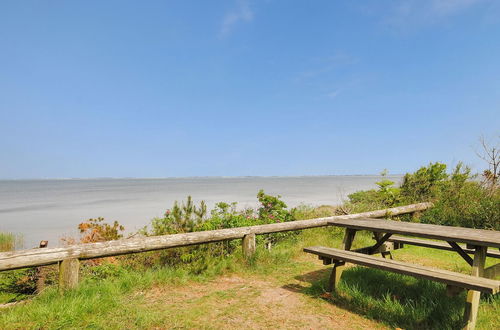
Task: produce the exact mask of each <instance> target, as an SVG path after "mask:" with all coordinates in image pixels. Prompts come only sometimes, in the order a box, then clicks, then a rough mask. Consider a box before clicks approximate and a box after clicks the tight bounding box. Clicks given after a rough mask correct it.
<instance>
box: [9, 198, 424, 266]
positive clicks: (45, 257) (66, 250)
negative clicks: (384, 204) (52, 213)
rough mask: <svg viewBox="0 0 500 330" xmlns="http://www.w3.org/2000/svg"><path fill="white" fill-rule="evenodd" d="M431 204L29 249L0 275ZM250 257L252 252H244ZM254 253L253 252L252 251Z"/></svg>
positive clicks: (15, 254)
mask: <svg viewBox="0 0 500 330" xmlns="http://www.w3.org/2000/svg"><path fill="white" fill-rule="evenodd" d="M431 206H432V204H431V203H419V204H412V205H407V206H400V207H394V208H390V209H384V210H377V211H371V212H363V213H356V214H349V215H341V216H332V217H325V218H317V219H310V220H299V221H290V222H283V223H273V224H266V225H258V226H249V227H239V228H227V229H219V230H208V231H200V232H191V233H184V234H174V235H163V236H151V237H137V238H130V239H121V240H115V241H107V242H98V243H87V244H75V245H70V246H67V247H60V248H43V249H39V248H37V249H29V250H20V251H12V252H4V253H0V271H6V270H13V269H19V268H26V267H36V266H45V265H50V264H56V263H59V262H61V261H64V260H68V259H78V260H84V259H92V258H100V257H109V256H118V255H123V254H130V253H138V252H146V251H153V250H160V249H167V248H174V247H181V246H188V245H196V244H205V243H212V242H218V241H225V240H233V239H243V238H245V236H248V235H251V236H249V238H251V237H255V235H261V234H270V233H276V232H283V231H292V230H301V229H307V228H316V227H323V226H327V221H331V220H336V219H337V220H346V219H354V218H365V217H368V218H382V217H386V216H391V215H401V214H406V213H413V212H418V211H423V210H426V209H428V208H429V207H431ZM248 241H249V239H248V238H247V239H246V242H245V240H244V244H243V247H244V249H245V247H248V249H255V244H254V243H253V244H252V242H250V243H249V242H248ZM245 252H246V254H249V251H245ZM250 252H252V251H250Z"/></svg>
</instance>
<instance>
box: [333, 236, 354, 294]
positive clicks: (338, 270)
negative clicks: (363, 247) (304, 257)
mask: <svg viewBox="0 0 500 330" xmlns="http://www.w3.org/2000/svg"><path fill="white" fill-rule="evenodd" d="M355 236H356V230H355V229H349V228H347V229H346V230H345V235H344V242H343V244H344V250H347V251H349V250H350V249H351V247H352V242H353V241H354V237H355ZM344 268H345V262H338V261H337V262H335V263H334V264H333V268H332V273H331V274H330V279H329V282H328V291H330V292H332V291H333V290H335V288H336V287H337V285H338V284H339V282H340V277H341V276H342V272H343V271H344Z"/></svg>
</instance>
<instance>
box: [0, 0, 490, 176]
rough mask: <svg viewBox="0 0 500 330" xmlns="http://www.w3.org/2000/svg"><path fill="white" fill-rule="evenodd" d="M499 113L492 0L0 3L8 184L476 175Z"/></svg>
mask: <svg viewBox="0 0 500 330" xmlns="http://www.w3.org/2000/svg"><path fill="white" fill-rule="evenodd" d="M499 115H500V1H497V0H491V1H488V0H483V1H481V0H415V1H410V0H401V1H392V0H388V1H382V0H377V1H347V0H346V1H285V0H282V1H274V0H268V1H245V0H241V1H123V0H120V1H109V0H107V1H27V0H26V1H17V0H12V1H8V0H3V1H1V2H0V178H62V177H172V176H212V175H215V176H239V175H316V174H371V173H378V172H380V171H381V170H383V169H384V168H387V169H388V170H389V172H390V173H404V172H406V171H411V170H414V169H416V168H418V167H419V166H421V165H425V164H427V163H428V162H430V161H442V162H446V163H449V164H456V163H457V162H458V161H460V160H463V161H465V162H466V163H468V164H470V165H472V166H473V167H474V168H475V169H476V170H479V169H480V168H481V167H482V164H481V162H480V161H478V158H477V157H476V155H475V154H474V151H473V150H474V148H473V147H474V146H475V145H476V144H477V141H478V138H479V136H480V135H482V134H483V135H485V136H487V137H493V138H494V137H496V136H498V135H499V134H500V116H499Z"/></svg>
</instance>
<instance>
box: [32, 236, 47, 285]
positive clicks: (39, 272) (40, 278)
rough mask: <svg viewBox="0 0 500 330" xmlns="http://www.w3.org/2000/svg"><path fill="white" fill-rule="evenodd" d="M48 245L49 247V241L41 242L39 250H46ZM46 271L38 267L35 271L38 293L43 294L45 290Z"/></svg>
mask: <svg viewBox="0 0 500 330" xmlns="http://www.w3.org/2000/svg"><path fill="white" fill-rule="evenodd" d="M47 245H49V241H41V242H40V245H39V248H40V249H43V248H46V247H47ZM46 273H47V272H46V271H45V268H44V267H43V266H41V267H37V268H36V270H35V279H36V293H40V292H42V290H43V289H45V276H46Z"/></svg>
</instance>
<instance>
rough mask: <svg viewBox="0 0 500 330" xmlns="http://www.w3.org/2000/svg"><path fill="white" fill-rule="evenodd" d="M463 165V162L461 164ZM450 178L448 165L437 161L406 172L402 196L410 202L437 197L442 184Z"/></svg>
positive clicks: (402, 185)
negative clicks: (447, 171)
mask: <svg viewBox="0 0 500 330" xmlns="http://www.w3.org/2000/svg"><path fill="white" fill-rule="evenodd" d="M459 166H462V164H459ZM447 178H448V174H446V165H445V164H442V163H439V162H436V163H430V164H429V165H428V166H423V167H421V168H419V169H418V170H417V171H416V172H414V173H406V174H405V176H404V178H403V183H402V184H401V196H402V197H403V198H404V200H405V201H408V202H423V201H429V200H432V199H435V198H436V194H437V189H438V188H439V186H440V184H441V183H442V182H443V181H445V180H446V179H447Z"/></svg>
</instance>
